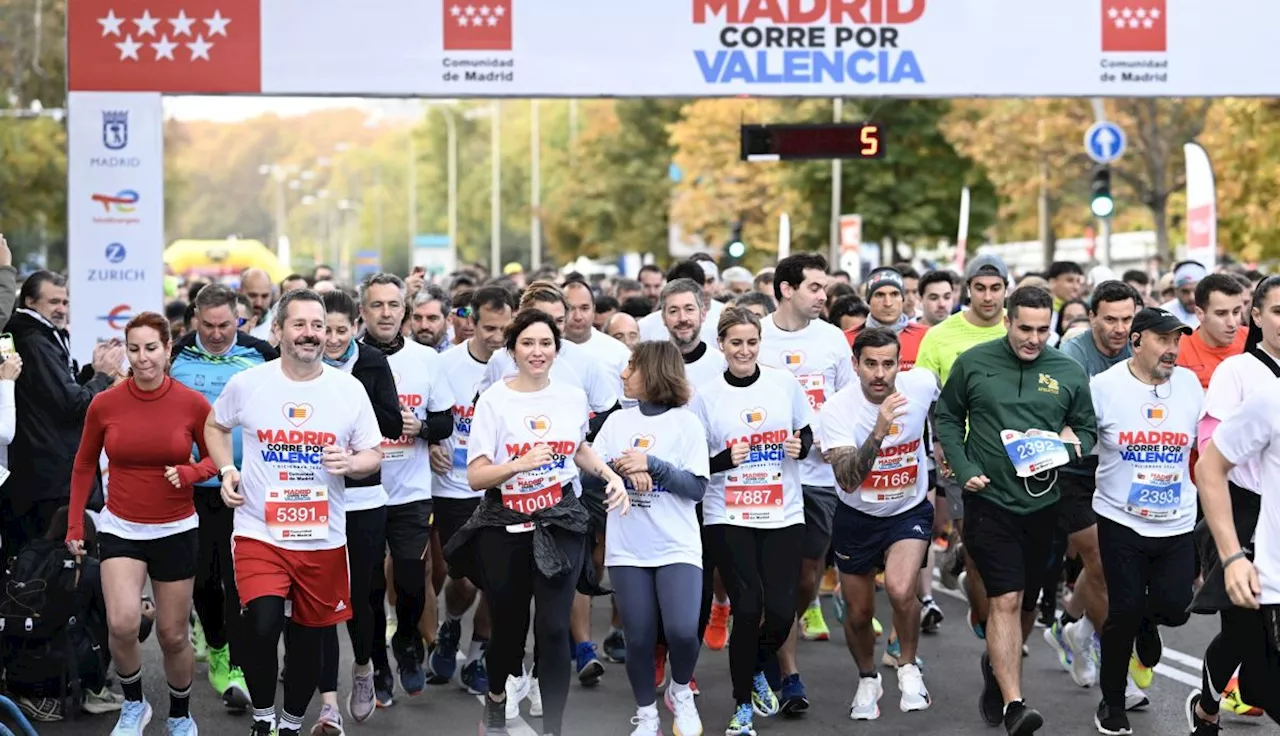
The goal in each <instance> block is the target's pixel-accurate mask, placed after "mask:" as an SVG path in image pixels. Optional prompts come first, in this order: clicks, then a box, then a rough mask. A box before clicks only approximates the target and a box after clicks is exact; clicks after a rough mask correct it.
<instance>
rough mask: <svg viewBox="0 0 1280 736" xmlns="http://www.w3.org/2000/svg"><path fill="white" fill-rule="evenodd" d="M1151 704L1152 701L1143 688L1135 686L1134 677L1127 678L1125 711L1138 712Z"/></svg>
mask: <svg viewBox="0 0 1280 736" xmlns="http://www.w3.org/2000/svg"><path fill="white" fill-rule="evenodd" d="M1150 704H1151V699H1150V698H1148V697H1147V694H1146V693H1145V692H1143V691H1142V688H1140V687H1138V686H1137V685H1136V684H1134V682H1133V678H1132V677H1126V678H1125V684H1124V709H1125V710H1137V709H1139V708H1145V707H1146V706H1148V705H1150Z"/></svg>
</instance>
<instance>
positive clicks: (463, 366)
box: [432, 342, 488, 498]
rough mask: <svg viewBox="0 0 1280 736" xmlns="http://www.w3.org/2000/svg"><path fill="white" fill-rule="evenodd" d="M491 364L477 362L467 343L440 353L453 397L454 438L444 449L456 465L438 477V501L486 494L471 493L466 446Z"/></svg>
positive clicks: (443, 377)
mask: <svg viewBox="0 0 1280 736" xmlns="http://www.w3.org/2000/svg"><path fill="white" fill-rule="evenodd" d="M487 367H488V363H481V362H480V361H478V360H476V359H475V358H474V357H473V356H472V355H471V351H470V350H469V349H468V348H467V343H466V342H464V343H462V344H461V345H455V346H453V347H452V348H449V349H448V350H446V351H444V352H443V353H440V365H439V366H438V368H439V375H440V377H441V378H442V379H443V380H444V381H446V382H448V384H449V392H450V393H451V394H452V395H453V434H452V435H450V437H449V439H447V440H445V441H444V442H443V443H441V445H442V446H443V447H444V449H445V450H447V451H448V453H449V457H450V458H452V461H453V464H452V466H451V468H450V470H449V472H448V473H445V474H444V475H439V474H435V487H434V488H433V489H432V491H433V494H434V495H435V497H436V498H480V497H481V496H483V495H484V491H473V490H471V484H470V483H468V482H467V442H468V439H469V438H470V437H471V417H472V415H474V414H475V410H476V405H475V400H476V394H477V393H478V392H479V390H480V384H481V383H482V382H483V381H484V372H485V369H486V368H487Z"/></svg>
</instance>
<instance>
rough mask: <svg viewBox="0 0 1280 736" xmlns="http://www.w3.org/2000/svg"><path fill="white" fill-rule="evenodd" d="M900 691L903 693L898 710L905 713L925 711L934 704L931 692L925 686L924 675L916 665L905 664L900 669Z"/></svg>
mask: <svg viewBox="0 0 1280 736" xmlns="http://www.w3.org/2000/svg"><path fill="white" fill-rule="evenodd" d="M898 690H899V691H900V692H901V693H902V699H901V700H900V701H899V702H898V708H899V709H901V710H902V712H903V713H910V712H911V711H913V710H925V709H926V708H928V707H929V706H930V705H932V704H933V699H932V698H930V697H929V690H928V689H927V688H925V686H924V675H922V674H920V668H919V667H917V666H915V665H914V664H904V665H902V666H901V667H899V668H898Z"/></svg>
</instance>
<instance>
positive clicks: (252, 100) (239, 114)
mask: <svg viewBox="0 0 1280 736" xmlns="http://www.w3.org/2000/svg"><path fill="white" fill-rule="evenodd" d="M418 104H419V103H418V102H417V101H416V100H390V99H362V98H359V97H236V96H206V97H165V98H164V109H165V113H166V115H167V116H169V117H172V118H176V119H179V120H212V121H215V122H224V123H230V122H238V121H241V120H247V119H249V118H254V117H257V116H259V115H266V114H268V113H275V114H277V115H280V116H282V117H289V116H294V115H305V114H307V113H310V112H315V111H316V110H326V109H333V108H351V107H355V108H359V109H365V110H368V111H369V112H371V113H382V114H383V115H386V116H390V117H400V116H405V115H412V114H413V111H414V110H415V109H416V107H417V106H418Z"/></svg>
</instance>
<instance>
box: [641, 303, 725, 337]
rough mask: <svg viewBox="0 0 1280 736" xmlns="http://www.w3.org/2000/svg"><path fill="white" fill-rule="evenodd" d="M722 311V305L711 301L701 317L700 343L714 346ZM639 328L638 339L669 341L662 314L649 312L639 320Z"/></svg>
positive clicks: (669, 333)
mask: <svg viewBox="0 0 1280 736" xmlns="http://www.w3.org/2000/svg"><path fill="white" fill-rule="evenodd" d="M723 311H724V305H723V304H721V303H720V302H718V301H716V300H715V299H712V300H711V306H710V307H708V308H707V313H706V314H705V315H703V317H702V329H701V330H699V331H698V332H699V334H700V335H701V336H702V341H703V342H705V343H706V344H707V345H715V344H716V327H717V326H719V324H720V313H721V312H723ZM637 324H638V325H639V327H640V339H641V340H642V341H644V340H657V341H658V342H663V341H666V340H670V339H671V331H670V330H668V329H667V325H666V323H664V322H663V321H662V312H650V313H649V314H646V315H645V316H643V317H641V318H640V321H639V322H638V323H637Z"/></svg>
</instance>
